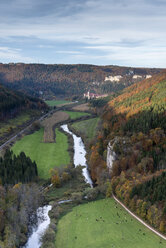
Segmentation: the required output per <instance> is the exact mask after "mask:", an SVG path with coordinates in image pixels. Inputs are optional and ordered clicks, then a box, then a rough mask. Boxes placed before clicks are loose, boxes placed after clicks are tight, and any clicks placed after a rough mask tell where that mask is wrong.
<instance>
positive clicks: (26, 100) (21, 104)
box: [0, 85, 46, 120]
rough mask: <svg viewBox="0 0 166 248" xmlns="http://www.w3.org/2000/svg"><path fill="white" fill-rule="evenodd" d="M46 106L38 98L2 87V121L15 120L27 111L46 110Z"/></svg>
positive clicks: (0, 117) (0, 114)
mask: <svg viewBox="0 0 166 248" xmlns="http://www.w3.org/2000/svg"><path fill="white" fill-rule="evenodd" d="M44 108H46V104H45V103H44V102H43V101H42V100H40V99H37V98H33V97H28V96H26V95H24V94H22V93H19V92H16V91H13V90H9V89H7V88H6V87H4V86H2V85H0V120H5V119H8V118H13V117H15V116H16V115H18V114H19V113H20V112H21V111H23V110H25V109H44Z"/></svg>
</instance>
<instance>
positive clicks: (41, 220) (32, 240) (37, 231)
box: [23, 124, 93, 248]
mask: <svg viewBox="0 0 166 248" xmlns="http://www.w3.org/2000/svg"><path fill="white" fill-rule="evenodd" d="M61 128H62V129H63V130H64V131H65V132H66V133H68V134H70V135H72V137H73V140H74V158H73V160H74V166H75V167H77V166H78V165H81V166H83V169H82V174H83V176H84V178H85V182H86V183H88V184H89V185H90V187H91V188H92V187H93V182H92V180H91V178H90V174H89V171H88V165H87V163H86V150H85V146H84V143H83V141H82V139H81V137H78V136H76V135H75V134H74V133H72V132H71V131H70V130H69V128H68V126H67V125H66V124H65V125H62V126H61ZM69 201H70V200H67V201H60V202H59V204H62V203H64V202H69ZM51 208H52V207H51V206H50V205H47V206H44V207H40V208H38V209H37V216H38V225H37V228H34V229H33V232H32V235H31V236H30V237H29V239H28V241H27V243H26V245H25V246H24V247H23V248H39V247H40V246H41V242H40V237H41V235H42V234H43V233H44V231H45V230H46V229H47V227H48V226H49V224H50V218H49V215H48V212H49V211H50V210H51Z"/></svg>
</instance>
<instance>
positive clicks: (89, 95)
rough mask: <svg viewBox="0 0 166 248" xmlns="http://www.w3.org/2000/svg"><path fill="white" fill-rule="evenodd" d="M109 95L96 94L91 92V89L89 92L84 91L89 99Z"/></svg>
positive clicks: (85, 96)
mask: <svg viewBox="0 0 166 248" xmlns="http://www.w3.org/2000/svg"><path fill="white" fill-rule="evenodd" d="M107 96H108V94H95V93H90V92H89V91H88V92H87V93H84V98H88V100H90V99H98V98H104V97H107Z"/></svg>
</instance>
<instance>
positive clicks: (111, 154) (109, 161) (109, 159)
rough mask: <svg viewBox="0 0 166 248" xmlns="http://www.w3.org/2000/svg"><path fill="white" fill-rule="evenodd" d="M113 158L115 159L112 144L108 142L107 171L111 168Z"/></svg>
mask: <svg viewBox="0 0 166 248" xmlns="http://www.w3.org/2000/svg"><path fill="white" fill-rule="evenodd" d="M115 159H116V153H115V152H114V150H113V146H112V145H111V143H110V142H109V143H108V146H107V167H108V168H109V171H110V170H111V168H112V165H113V162H114V160H115Z"/></svg>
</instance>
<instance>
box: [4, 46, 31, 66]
mask: <svg viewBox="0 0 166 248" xmlns="http://www.w3.org/2000/svg"><path fill="white" fill-rule="evenodd" d="M20 52H21V49H18V48H16V49H13V48H10V47H0V58H1V60H4V61H9V62H17V61H20V62H26V63H31V62H32V61H33V60H32V58H30V57H24V56H23V55H22V54H21V53H20Z"/></svg>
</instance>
